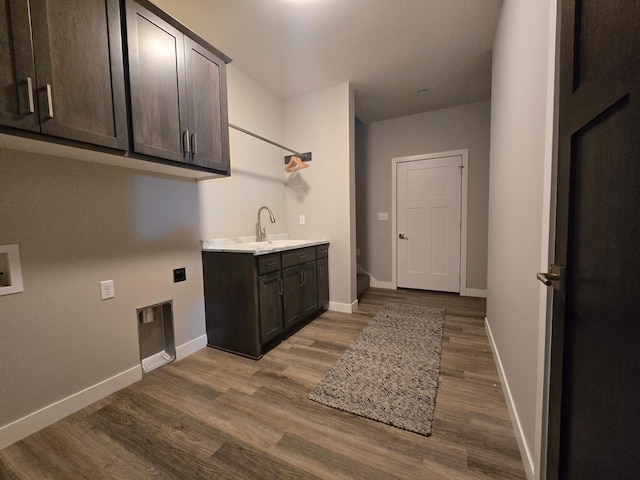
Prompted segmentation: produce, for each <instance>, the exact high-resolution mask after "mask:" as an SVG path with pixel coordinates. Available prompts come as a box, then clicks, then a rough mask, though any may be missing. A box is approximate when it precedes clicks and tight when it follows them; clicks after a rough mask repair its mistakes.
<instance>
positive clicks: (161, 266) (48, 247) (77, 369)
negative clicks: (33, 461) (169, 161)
mask: <svg viewBox="0 0 640 480" xmlns="http://www.w3.org/2000/svg"><path fill="white" fill-rule="evenodd" d="M0 172H2V174H0V245H4V244H18V245H19V248H20V260H21V263H22V276H23V281H24V292H23V293H19V294H14V295H7V296H1V297H0V385H2V387H1V388H0V405H1V406H2V407H1V408H0V427H2V426H6V425H7V424H9V423H11V422H14V421H16V420H19V419H21V418H22V417H25V416H27V415H29V414H32V413H33V412H36V411H37V410H39V409H42V408H44V407H48V406H50V405H52V404H54V403H55V402H58V401H61V400H63V399H66V398H67V397H70V396H73V395H76V394H78V392H81V391H83V390H84V389H88V388H91V387H94V386H95V385H96V384H99V383H100V382H103V381H105V380H108V379H111V378H112V377H117V376H118V375H121V374H123V372H127V371H131V369H133V380H135V379H136V378H140V370H139V363H140V358H139V349H138V332H137V319H136V308H137V307H141V306H144V305H148V304H153V303H157V302H161V301H165V300H171V299H172V300H173V308H174V317H175V320H174V321H175V337H176V345H177V346H179V347H180V346H184V345H185V344H188V343H189V342H194V341H199V343H200V344H199V347H196V348H195V349H197V348H200V347H201V346H202V345H203V341H204V339H203V337H202V336H203V335H204V334H205V322H204V302H203V293H202V290H203V289H202V265H201V259H200V245H199V240H200V232H199V220H198V190H197V185H196V183H195V181H194V180H185V179H178V178H172V177H168V176H161V175H156V174H149V173H144V172H137V171H134V170H127V169H123V168H118V167H111V166H105V165H97V164H92V163H87V162H82V161H77V160H68V159H62V158H55V157H48V156H44V155H37V154H31V153H24V152H18V151H13V150H6V149H1V148H0ZM178 267H186V269H187V270H186V273H187V281H185V282H183V283H177V284H174V283H173V276H172V270H173V269H174V268H178ZM109 279H113V280H114V282H115V294H116V296H115V298H114V299H111V300H106V301H100V297H99V288H98V282H99V281H101V280H109ZM198 339H199V340H198ZM131 378H132V377H131V375H129V376H127V379H128V380H127V381H129V382H130V381H133V380H132V379H131ZM116 383H117V382H116ZM101 392H102V393H104V390H101ZM94 399H95V398H94ZM75 406H77V407H80V406H82V405H78V404H77V403H76V404H75ZM67 413H69V412H67ZM51 420H56V418H53V419H51ZM25 423H27V424H29V425H31V423H30V421H27V422H25ZM33 425H35V427H36V429H37V428H39V427H41V426H44V425H42V424H38V422H35V423H34V424H33ZM29 428H30V427H26V430H24V432H25V433H30V431H29ZM20 431H23V430H20ZM14 434H16V431H15V430H11V431H9V429H2V430H0V444H3V442H6V441H9V440H8V439H10V437H11V436H12V435H14Z"/></svg>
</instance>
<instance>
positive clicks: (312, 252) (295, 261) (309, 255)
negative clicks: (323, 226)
mask: <svg viewBox="0 0 640 480" xmlns="http://www.w3.org/2000/svg"><path fill="white" fill-rule="evenodd" d="M315 259H316V247H305V248H297V249H296V250H289V251H286V252H282V268H288V267H293V266H294V265H300V264H301V263H306V262H311V261H312V260H315Z"/></svg>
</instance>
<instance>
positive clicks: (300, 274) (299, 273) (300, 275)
mask: <svg viewBox="0 0 640 480" xmlns="http://www.w3.org/2000/svg"><path fill="white" fill-rule="evenodd" d="M298 276H299V277H300V283H299V284H298V286H299V287H301V286H303V285H304V280H302V272H298Z"/></svg>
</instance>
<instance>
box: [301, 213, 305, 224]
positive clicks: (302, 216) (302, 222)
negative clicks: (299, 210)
mask: <svg viewBox="0 0 640 480" xmlns="http://www.w3.org/2000/svg"><path fill="white" fill-rule="evenodd" d="M304 222H305V218H304V215H300V225H304Z"/></svg>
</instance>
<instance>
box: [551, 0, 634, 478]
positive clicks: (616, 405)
mask: <svg viewBox="0 0 640 480" xmlns="http://www.w3.org/2000/svg"><path fill="white" fill-rule="evenodd" d="M561 15H562V17H561V18H562V24H561V70H560V117H559V152H558V153H559V159H558V197H557V211H556V244H555V263H556V264H559V265H564V266H566V286H565V289H564V291H563V292H560V291H554V301H553V324H552V329H553V331H552V344H551V377H550V378H551V384H550V390H549V396H550V404H549V436H548V439H549V443H548V457H547V460H548V464H547V472H548V478H561V479H579V480H584V479H603V480H604V479H616V480H621V479H631V478H633V479H635V478H639V476H640V74H639V72H640V68H639V65H640V2H639V1H637V0H635V1H634V0H563V1H562V13H561Z"/></svg>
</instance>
